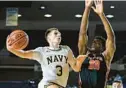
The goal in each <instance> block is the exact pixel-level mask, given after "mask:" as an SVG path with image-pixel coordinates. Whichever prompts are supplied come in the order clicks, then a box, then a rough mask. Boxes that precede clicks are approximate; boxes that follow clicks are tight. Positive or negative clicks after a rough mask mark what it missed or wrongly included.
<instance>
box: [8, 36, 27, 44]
mask: <svg viewBox="0 0 126 88" xmlns="http://www.w3.org/2000/svg"><path fill="white" fill-rule="evenodd" d="M25 36H27V35H24V36H22V37H20V38H19V39H17V40H16V41H14V42H13V43H11V45H13V44H14V43H16V42H18V41H19V40H20V39H22V38H23V37H25ZM10 39H11V38H10Z"/></svg>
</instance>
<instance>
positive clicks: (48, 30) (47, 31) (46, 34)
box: [45, 28, 58, 39]
mask: <svg viewBox="0 0 126 88" xmlns="http://www.w3.org/2000/svg"><path fill="white" fill-rule="evenodd" d="M53 30H58V28H49V29H47V30H46V32H45V38H46V39H47V36H48V34H49V33H50V32H51V31H53Z"/></svg>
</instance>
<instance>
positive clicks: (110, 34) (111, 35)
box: [99, 13, 115, 41]
mask: <svg viewBox="0 0 126 88" xmlns="http://www.w3.org/2000/svg"><path fill="white" fill-rule="evenodd" d="M99 16H100V18H101V20H102V22H103V25H104V28H105V31H106V34H107V38H109V39H111V40H112V41H114V38H115V34H114V32H113V29H112V27H111V24H110V23H109V21H108V19H107V18H106V16H105V14H104V13H101V14H99Z"/></svg>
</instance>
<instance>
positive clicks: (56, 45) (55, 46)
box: [49, 44, 59, 50]
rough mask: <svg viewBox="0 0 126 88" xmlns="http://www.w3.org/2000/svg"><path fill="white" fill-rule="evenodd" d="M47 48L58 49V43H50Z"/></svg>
mask: <svg viewBox="0 0 126 88" xmlns="http://www.w3.org/2000/svg"><path fill="white" fill-rule="evenodd" d="M49 48H50V49H53V50H57V49H59V44H50V46H49Z"/></svg>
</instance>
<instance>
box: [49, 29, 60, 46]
mask: <svg viewBox="0 0 126 88" xmlns="http://www.w3.org/2000/svg"><path fill="white" fill-rule="evenodd" d="M48 39H49V41H50V42H52V43H57V44H60V42H61V33H60V32H59V31H58V30H53V31H51V32H50V33H49V35H48Z"/></svg>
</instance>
